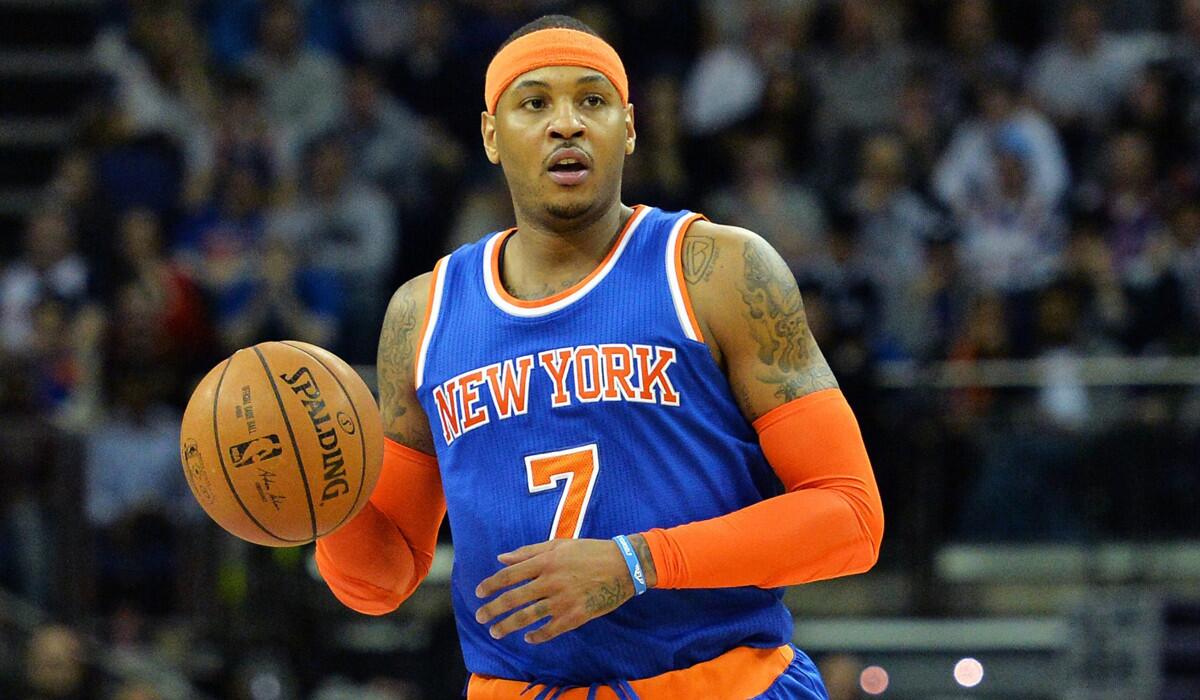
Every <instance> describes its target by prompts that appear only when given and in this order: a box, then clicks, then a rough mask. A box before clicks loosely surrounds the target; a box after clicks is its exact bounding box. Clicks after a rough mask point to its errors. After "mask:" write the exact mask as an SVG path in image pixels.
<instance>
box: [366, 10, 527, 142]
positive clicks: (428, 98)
mask: <svg viewBox="0 0 1200 700" xmlns="http://www.w3.org/2000/svg"><path fill="white" fill-rule="evenodd" d="M492 7H493V6H492V5H490V4H488V3H483V4H479V5H476V6H473V8H472V11H473V12H486V11H489V10H490V9H491V8H492ZM494 7H495V10H493V11H500V10H501V9H503V8H509V6H508V5H505V4H503V3H500V4H497V5H495V6H494ZM402 17H404V18H405V19H407V20H409V21H410V22H411V25H410V29H409V41H408V42H407V43H406V44H405V50H403V51H401V52H399V53H397V54H394V55H393V56H391V57H389V58H390V60H389V61H388V63H387V64H386V65H387V70H386V73H387V80H388V87H389V88H390V90H391V92H392V93H393V94H396V95H403V96H404V97H405V98H406V99H408V100H410V101H411V103H412V106H413V107H414V108H415V109H416V111H417V112H418V113H420V114H421V115H422V116H425V117H430V118H433V119H436V120H437V122H438V123H440V124H441V125H442V127H443V128H444V129H445V130H446V132H447V133H449V134H453V135H462V134H477V133H478V132H479V104H480V98H479V94H478V91H472V90H464V89H463V86H464V85H475V84H477V83H478V81H479V76H481V75H483V72H484V70H486V68H487V61H488V58H490V56H478V55H474V54H472V53H471V52H472V51H473V50H474V51H476V52H477V51H478V49H477V48H475V47H473V46H472V45H471V42H470V41H469V40H467V39H465V38H464V37H463V33H464V32H463V27H461V26H459V24H458V22H457V21H456V19H455V16H454V11H453V9H452V7H451V6H450V5H449V4H448V3H445V2H440V1H439V0H416V2H413V3H412V4H411V7H410V8H409V10H408V11H406V12H405V13H404V14H403V15H402ZM481 45H487V44H486V42H481Z"/></svg>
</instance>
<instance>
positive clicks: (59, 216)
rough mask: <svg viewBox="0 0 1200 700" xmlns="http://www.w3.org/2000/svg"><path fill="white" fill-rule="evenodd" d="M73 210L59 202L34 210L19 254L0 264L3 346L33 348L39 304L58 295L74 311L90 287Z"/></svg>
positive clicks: (0, 337)
mask: <svg viewBox="0 0 1200 700" xmlns="http://www.w3.org/2000/svg"><path fill="white" fill-rule="evenodd" d="M76 245H77V241H76V235H75V229H74V223H73V221H72V219H71V216H70V213H69V212H67V211H65V210H63V209H62V208H60V207H58V206H55V205H52V204H51V205H47V206H44V207H42V208H41V209H40V210H38V211H36V212H34V214H33V215H32V216H31V217H30V219H29V222H28V224H27V225H26V230H25V238H24V241H23V247H22V250H21V253H20V255H19V257H17V259H16V260H13V261H12V262H10V263H9V264H8V265H6V266H4V268H3V269H0V347H2V348H3V349H4V350H5V351H7V352H10V353H15V354H17V355H21V354H27V353H29V352H31V351H32V350H33V349H34V348H33V346H34V340H35V322H36V318H35V317H36V314H35V312H36V311H37V309H38V307H39V306H40V305H41V304H43V303H44V302H46V301H48V300H56V301H58V302H60V303H61V304H62V305H64V306H65V307H66V311H67V313H70V312H72V311H74V310H75V309H77V308H78V307H79V306H81V305H82V304H83V303H84V302H85V301H86V299H87V295H88V292H89V277H90V273H89V270H88V265H87V262H86V261H85V260H84V259H83V256H81V255H80V254H79V253H78V252H77V250H76Z"/></svg>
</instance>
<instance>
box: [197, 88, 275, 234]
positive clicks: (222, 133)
mask: <svg viewBox="0 0 1200 700" xmlns="http://www.w3.org/2000/svg"><path fill="white" fill-rule="evenodd" d="M221 93H222V94H221V110H220V111H219V112H218V113H217V114H216V115H215V117H214V121H213V127H212V128H213V136H212V139H211V142H210V145H211V152H210V153H208V154H207V155H206V157H205V164H206V170H205V171H204V172H201V173H198V174H197V176H196V177H195V178H193V180H192V183H191V186H190V189H189V190H188V192H187V193H185V200H186V204H187V206H188V208H189V209H192V210H195V209H196V208H198V207H201V206H203V204H204V203H205V202H207V201H209V200H210V198H212V196H213V188H214V186H215V185H217V184H219V183H221V182H224V179H225V178H226V177H227V176H228V175H229V173H231V172H232V171H233V170H235V169H237V168H249V169H251V170H253V171H254V172H256V173H259V175H260V176H261V177H262V178H263V180H264V181H265V182H269V181H272V180H274V179H275V178H281V179H282V180H283V181H284V182H285V183H290V182H291V181H292V179H294V177H295V173H296V164H295V163H294V162H291V161H289V160H288V158H289V156H290V155H291V154H289V153H288V152H286V150H285V149H284V147H283V136H282V135H281V134H280V130H279V128H278V126H277V125H275V124H272V123H271V122H270V121H268V119H267V116H266V114H265V112H264V109H263V101H262V88H261V86H260V85H259V84H258V82H257V81H255V80H254V79H253V78H251V77H249V76H246V75H240V74H235V75H233V76H231V77H229V78H228V79H226V80H225V82H224V85H223V86H222V91H221Z"/></svg>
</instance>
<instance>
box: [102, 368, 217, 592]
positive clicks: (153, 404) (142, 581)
mask: <svg viewBox="0 0 1200 700" xmlns="http://www.w3.org/2000/svg"><path fill="white" fill-rule="evenodd" d="M163 374H164V369H163V368H161V367H154V366H132V367H123V368H117V369H116V370H115V372H114V373H113V374H112V375H111V380H110V386H109V389H108V396H109V403H108V405H107V407H106V410H105V411H104V413H103V415H102V416H101V417H100V418H99V419H98V420H97V421H96V422H95V423H94V425H93V427H92V431H91V433H90V434H89V435H87V437H86V438H85V450H86V458H85V463H84V473H85V484H86V492H85V503H86V513H87V518H88V522H89V523H90V524H91V526H92V527H93V528H95V531H96V534H97V551H96V556H97V560H98V561H97V563H98V567H99V571H98V574H97V575H98V581H97V589H98V594H99V597H100V604H101V606H102V608H103V609H104V610H105V611H106V612H111V611H112V610H114V609H117V608H119V607H127V606H129V607H132V608H135V609H139V610H140V612H142V613H147V614H154V615H163V614H166V613H168V612H169V611H170V610H171V609H172V608H171V606H172V604H173V598H174V586H175V585H176V584H178V582H177V581H176V580H175V574H176V572H178V571H180V570H181V567H180V565H179V562H177V561H176V560H175V554H176V551H177V548H178V546H179V542H178V535H179V532H178V530H177V527H178V526H179V525H180V524H182V523H184V522H187V521H189V520H192V521H194V520H195V519H196V517H197V516H198V515H199V506H198V505H197V504H196V500H195V498H193V497H192V495H191V492H190V490H189V489H188V486H187V483H186V481H185V480H184V476H183V471H182V470H181V469H180V468H179V421H180V419H181V415H180V413H179V411H178V410H177V409H175V408H174V407H172V406H170V405H169V404H167V403H166V402H165V399H166V396H165V392H164V388H165V386H164V383H163V382H162V377H163Z"/></svg>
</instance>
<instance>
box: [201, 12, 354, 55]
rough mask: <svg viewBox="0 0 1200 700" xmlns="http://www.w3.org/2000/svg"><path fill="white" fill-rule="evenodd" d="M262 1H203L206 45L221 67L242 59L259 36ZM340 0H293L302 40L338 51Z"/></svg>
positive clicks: (341, 33)
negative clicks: (298, 18)
mask: <svg viewBox="0 0 1200 700" xmlns="http://www.w3.org/2000/svg"><path fill="white" fill-rule="evenodd" d="M263 5H264V3H262V2H260V0H220V2H208V3H204V6H203V11H202V14H203V16H204V17H205V19H206V28H207V30H208V32H207V33H208V44H209V46H210V48H211V51H212V57H213V60H214V61H215V62H216V63H217V65H218V66H219V67H221V68H223V69H227V70H228V69H232V68H236V67H237V66H238V65H240V64H241V63H242V62H243V61H245V60H246V58H247V56H249V55H250V54H251V53H252V52H253V51H254V47H255V45H256V44H257V43H258V42H257V40H258V39H259V27H260V26H261V18H262V13H263V11H264V8H263ZM340 5H341V2H340V0H297V3H296V6H297V8H298V9H299V10H300V11H301V12H302V14H303V22H304V35H305V39H306V43H307V44H308V45H309V46H314V47H316V48H318V49H320V50H322V51H325V52H328V53H340V52H341V49H342V47H343V43H344V41H345V37H344V34H345V29H344V27H343V25H342V22H341V13H340V7H339V6H340Z"/></svg>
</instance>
